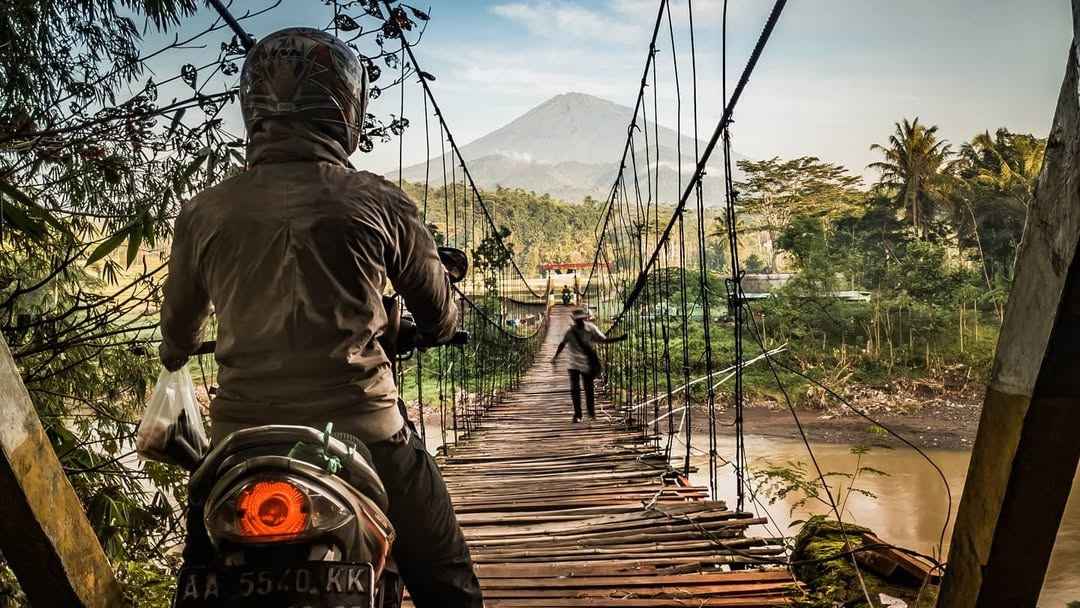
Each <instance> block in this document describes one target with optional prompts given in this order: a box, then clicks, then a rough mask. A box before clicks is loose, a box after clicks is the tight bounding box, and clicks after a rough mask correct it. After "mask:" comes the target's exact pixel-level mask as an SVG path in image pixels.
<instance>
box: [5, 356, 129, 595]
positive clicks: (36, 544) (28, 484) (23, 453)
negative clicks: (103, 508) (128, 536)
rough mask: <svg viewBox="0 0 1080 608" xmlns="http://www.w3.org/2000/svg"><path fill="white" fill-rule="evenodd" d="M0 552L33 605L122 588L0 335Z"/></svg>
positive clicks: (117, 591) (109, 593)
mask: <svg viewBox="0 0 1080 608" xmlns="http://www.w3.org/2000/svg"><path fill="white" fill-rule="evenodd" d="M0 513H2V516H0V551H2V552H3V554H4V558H5V559H6V560H7V561H8V563H9V564H10V565H11V569H12V570H14V571H15V576H16V577H17V578H18V579H19V584H20V585H21V586H22V589H23V592H24V593H26V596H27V598H28V599H29V600H30V602H31V603H32V604H33V605H34V606H86V607H88V608H99V607H100V608H111V607H115V606H120V605H122V600H121V589H120V585H119V583H117V581H116V579H115V578H114V576H113V572H112V568H111V567H110V566H109V561H108V559H106V557H105V552H104V551H102V549H101V544H100V543H98V539H97V537H96V536H94V530H93V529H92V528H91V526H90V522H89V520H87V518H86V515H85V513H83V507H82V504H81V503H80V502H79V498H78V496H76V495H75V490H74V488H72V487H71V483H70V482H69V481H68V479H67V476H66V475H65V474H64V469H63V468H62V467H61V466H60V461H59V460H58V459H57V457H56V454H55V453H54V452H53V449H52V445H51V444H50V443H49V439H48V437H46V435H45V430H44V429H43V428H42V426H41V422H40V421H39V420H38V417H37V412H36V411H35V410H34V405H33V403H31V401H30V395H29V394H27V392H26V387H25V386H23V383H22V377H21V376H20V375H19V370H18V368H17V367H16V365H15V361H14V359H13V358H12V356H11V351H9V350H8V346H7V342H5V341H4V339H3V337H2V336H0Z"/></svg>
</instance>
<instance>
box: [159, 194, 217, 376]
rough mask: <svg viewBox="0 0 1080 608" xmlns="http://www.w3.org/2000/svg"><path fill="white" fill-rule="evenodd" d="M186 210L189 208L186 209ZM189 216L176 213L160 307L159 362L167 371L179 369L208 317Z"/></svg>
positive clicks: (194, 346) (205, 294) (196, 341)
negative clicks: (177, 215)
mask: <svg viewBox="0 0 1080 608" xmlns="http://www.w3.org/2000/svg"><path fill="white" fill-rule="evenodd" d="M187 208H188V209H190V205H188V207H187ZM190 223H191V216H190V214H185V213H184V212H181V213H180V217H178V218H177V219H176V227H175V230H174V233H173V242H172V254H171V255H170V256H169V275H168V277H167V278H166V279H165V298H164V302H163V303H162V305H161V345H160V346H159V347H158V354H159V355H160V356H161V362H162V364H164V365H165V367H166V368H168V369H169V370H171V371H176V370H178V369H180V368H181V367H182V366H183V365H184V363H185V362H186V361H187V359H188V357H190V356H191V354H192V353H193V352H195V350H196V349H197V348H198V347H199V344H200V343H201V338H200V335H201V334H202V325H203V322H204V321H205V320H206V317H207V316H208V315H209V314H210V298H209V296H208V295H207V293H206V289H205V287H204V286H203V281H202V277H201V276H200V275H199V272H198V262H197V261H196V259H195V243H194V242H193V239H194V236H193V235H192V234H191V230H190Z"/></svg>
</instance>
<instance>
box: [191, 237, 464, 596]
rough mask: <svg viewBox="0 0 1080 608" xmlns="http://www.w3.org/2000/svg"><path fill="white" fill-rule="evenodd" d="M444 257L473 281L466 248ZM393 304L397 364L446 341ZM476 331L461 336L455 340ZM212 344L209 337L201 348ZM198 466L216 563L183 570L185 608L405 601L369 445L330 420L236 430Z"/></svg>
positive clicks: (390, 339)
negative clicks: (318, 425) (430, 338)
mask: <svg viewBox="0 0 1080 608" xmlns="http://www.w3.org/2000/svg"><path fill="white" fill-rule="evenodd" d="M439 257H440V259H441V260H442V262H443V265H444V266H445V267H446V270H447V274H448V275H449V277H450V280H451V282H454V283H456V282H458V281H461V280H462V279H464V278H465V273H466V270H467V269H468V260H467V259H466V257H465V254H464V253H463V252H461V251H460V250H457V249H452V248H449V247H442V248H439ZM383 305H384V307H385V308H386V312H387V318H388V329H387V331H386V332H384V334H383V335H382V336H381V337H380V338H379V340H380V343H381V344H382V347H383V349H384V351H385V352H386V353H387V355H388V357H389V358H390V360H391V363H392V365H394V366H395V367H396V366H397V365H398V364H399V363H400V362H401V361H404V360H406V359H408V358H409V357H411V356H412V354H413V353H415V352H417V351H418V350H421V349H424V348H429V347H433V346H439V345H441V344H430V343H425V342H424V340H423V339H422V338H421V337H420V336H419V334H418V333H417V331H416V325H415V323H413V321H412V318H411V315H410V314H409V313H408V312H403V311H402V309H401V306H400V305H399V303H398V299H396V298H392V297H384V298H383ZM468 338H469V336H468V334H467V333H466V332H463V331H458V332H457V333H456V334H455V335H454V336H453V338H451V339H450V340H448V341H447V342H444V343H443V344H464V343H466V342H467V341H468ZM212 350H213V343H206V344H204V345H203V347H202V348H200V349H199V352H200V353H206V352H212ZM395 377H396V374H395ZM398 406H399V408H400V409H401V410H402V414H403V417H404V409H405V406H404V402H402V401H401V400H400V399H399V400H398ZM406 420H407V418H406ZM407 426H409V427H410V429H411V423H408V424H407ZM412 432H415V431H412ZM186 468H188V470H189V471H192V476H191V481H190V486H189V501H190V503H191V505H194V506H195V507H201V508H202V510H203V511H202V512H203V522H204V523H205V525H206V530H207V532H208V535H209V538H210V540H211V543H212V545H213V550H214V558H213V560H212V561H211V562H210V565H208V566H185V567H184V568H183V569H181V571H180V573H179V575H178V577H177V587H176V593H175V596H174V599H173V604H172V605H173V608H225V607H228V608H248V607H251V608H254V607H256V606H258V607H260V608H276V607H281V608H377V607H378V608H397V607H399V606H400V605H401V601H402V596H403V592H404V587H403V585H402V582H401V579H400V577H399V576H398V573H397V569H396V567H395V564H394V561H393V558H392V557H391V549H392V548H393V543H394V529H393V526H392V525H391V524H390V521H389V519H388V518H387V516H386V513H387V507H388V504H387V496H386V491H385V489H384V487H383V484H382V481H381V480H380V479H379V475H378V473H377V472H376V471H375V468H374V466H373V465H372V459H371V453H370V452H369V451H368V449H367V447H366V446H365V445H364V444H363V443H362V442H361V441H360V440H358V439H356V438H355V437H352V436H350V435H346V434H342V433H334V432H333V430H332V428H331V426H330V425H327V427H326V429H325V430H322V431H320V430H317V429H314V428H310V427H304V426H292V425H266V426H261V427H256V428H250V429H244V430H240V431H237V432H235V433H232V434H230V435H229V436H228V437H226V438H225V439H224V440H222V441H221V443H220V444H218V445H217V446H215V447H214V448H213V449H212V450H211V451H210V452H209V453H208V454H206V455H205V457H203V458H202V459H201V460H192V461H190V462H188V463H187V465H186Z"/></svg>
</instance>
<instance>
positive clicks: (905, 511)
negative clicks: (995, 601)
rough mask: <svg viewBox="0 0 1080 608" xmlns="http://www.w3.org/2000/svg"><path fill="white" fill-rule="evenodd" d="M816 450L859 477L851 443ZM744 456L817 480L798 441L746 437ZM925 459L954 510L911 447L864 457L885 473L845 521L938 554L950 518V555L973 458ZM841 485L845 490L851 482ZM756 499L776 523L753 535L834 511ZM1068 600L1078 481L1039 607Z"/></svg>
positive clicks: (1077, 569)
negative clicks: (792, 466) (798, 468)
mask: <svg viewBox="0 0 1080 608" xmlns="http://www.w3.org/2000/svg"><path fill="white" fill-rule="evenodd" d="M717 441H718V445H717V453H718V454H720V455H721V456H723V457H726V458H732V457H733V455H734V452H735V439H734V437H727V436H725V437H719V438H718V440H717ZM691 443H692V444H693V445H694V448H701V449H703V450H707V449H708V437H707V436H706V435H704V434H699V435H695V436H694V437H693V438H692V439H691ZM811 445H812V447H813V449H814V455H815V457H816V458H817V461H818V464H819V465H820V466H821V468H822V470H823V471H824V472H826V473H828V472H831V471H836V472H844V473H852V472H854V470H855V467H856V462H857V457H856V456H855V455H853V454H852V453H851V446H849V445H843V444H821V443H818V444H811ZM674 450H675V451H676V452H677V453H678V454H679V457H678V458H674V459H673V460H675V462H676V464H677V466H681V462H682V460H681V458H682V456H681V453H682V450H685V447H684V446H683V445H682V444H680V443H679V442H676V443H675V445H674ZM746 452H747V457H748V458H749V461H750V468H751V471H753V470H754V469H760V468H762V467H764V466H766V465H767V464H768V463H771V464H774V465H781V464H785V463H787V462H800V463H803V464H804V466H805V467H806V471H807V474H808V475H810V476H813V475H815V474H814V472H813V467H812V465H811V464H810V459H809V457H808V456H807V452H806V447H805V446H804V445H803V444H802V442H800V441H795V440H790V439H779V438H772V437H762V436H757V435H748V436H747V438H746ZM927 454H928V455H929V456H930V457H931V458H933V459H934V461H935V462H937V464H938V466H939V467H941V469H942V471H944V473H945V476H946V478H947V479H948V482H949V485H950V487H951V491H952V508H951V511H950V509H949V502H948V495H947V493H946V491H945V486H944V484H943V483H942V481H941V477H940V476H939V475H938V474H937V472H936V471H934V469H932V468H931V467H930V465H929V464H927V462H926V460H924V459H923V458H922V457H921V456H920V455H919V454H918V453H917V452H915V451H914V450H911V449H908V448H903V449H885V448H874V449H872V450H871V451H870V452H869V453H868V454H864V455H863V457H862V464H863V466H869V467H873V468H875V469H879V470H881V471H883V472H885V473H887V474H888V475H887V476H874V475H867V476H864V477H861V478H860V479H859V480H858V482H857V483H856V487H860V488H863V489H865V490H868V491H870V492H872V493H874V494H875V495H877V498H876V499H872V498H868V497H864V496H861V495H857V494H852V495H851V497H850V499H849V501H848V503H847V508H846V511H845V515H844V517H845V520H846V521H853V522H855V523H857V524H859V525H862V526H865V527H867V528H870V529H872V530H874V531H875V532H876V533H877V535H878V536H880V537H881V538H883V539H884V540H885V541H887V542H891V543H895V544H897V545H900V546H903V547H908V548H910V549H914V550H916V551H919V552H922V553H926V554H930V555H933V554H935V553H936V548H937V546H938V539H939V538H940V536H941V529H942V526H943V525H944V523H945V515H946V513H949V514H950V515H949V527H948V529H947V530H946V535H945V550H946V551H947V550H948V543H949V539H950V538H951V536H952V521H953V520H954V519H955V517H956V509H957V507H958V506H959V503H960V496H961V494H962V493H963V491H964V477H965V476H966V474H967V468H968V460H969V459H970V456H971V455H970V453H969V452H966V451H947V450H928V451H927ZM690 462H691V464H692V465H695V466H697V467H698V472H697V473H693V474H691V480H692V481H694V482H695V483H700V484H702V485H708V481H709V479H708V457H707V456H706V454H705V453H703V452H698V451H697V450H696V449H695V450H693V451H692V452H691V457H690ZM811 478H812V477H811ZM844 485H845V486H846V485H847V484H846V482H845V484H844ZM717 490H718V494H719V496H718V498H720V499H721V500H726V501H728V504H729V505H732V506H734V505H735V477H734V472H733V470H732V469H731V467H730V466H723V465H721V467H720V470H719V476H718V488H717ZM758 499H759V501H760V502H762V503H763V505H762V506H761V507H758V506H756V505H754V504H753V503H752V501H751V500H750V498H749V497H748V498H747V507H746V508H747V510H750V511H756V512H757V513H758V514H759V515H761V516H768V517H769V518H770V520H771V521H772V522H773V523H774V524H775V525H770V526H768V527H765V526H760V527H759V528H758V530H757V531H756V533H757V534H759V535H763V536H764V535H770V536H773V535H776V534H777V530H778V529H779V530H783V531H784V533H785V534H789V535H793V534H796V533H797V532H798V526H795V527H793V528H789V527H788V524H789V523H790V522H791V521H793V520H800V519H805V518H806V517H807V516H808V514H810V513H815V514H826V513H827V512H828V510H829V509H828V507H826V506H824V505H818V506H814V507H812V508H810V509H809V510H805V509H804V510H797V511H796V512H795V513H794V514H792V513H791V512H790V507H791V504H792V503H794V502H795V500H796V499H795V498H788V499H787V500H786V501H785V502H778V503H776V504H774V505H769V504H768V501H767V499H766V498H764V497H761V496H759V497H758ZM766 510H767V511H768V515H766V513H765V511H766ZM1071 601H1080V476H1077V478H1076V479H1075V480H1074V481H1073V488H1072V498H1071V499H1070V501H1069V504H1068V506H1067V507H1066V509H1065V517H1064V519H1063V521H1062V524H1061V529H1060V530H1059V531H1058V537H1057V543H1056V544H1055V546H1054V552H1053V555H1052V557H1051V559H1050V568H1049V570H1047V573H1046V581H1045V583H1044V584H1043V590H1042V595H1041V597H1040V600H1039V606H1040V608H1063V607H1064V606H1065V605H1066V604H1068V603H1069V602H1071Z"/></svg>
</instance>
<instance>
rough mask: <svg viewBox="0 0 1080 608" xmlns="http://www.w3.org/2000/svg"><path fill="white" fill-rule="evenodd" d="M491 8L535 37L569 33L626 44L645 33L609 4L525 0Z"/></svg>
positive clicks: (642, 26)
mask: <svg viewBox="0 0 1080 608" xmlns="http://www.w3.org/2000/svg"><path fill="white" fill-rule="evenodd" d="M491 11H492V12H493V13H494V14H495V15H497V16H499V17H503V18H505V19H509V20H511V21H514V22H517V23H520V24H521V25H523V26H525V28H527V29H528V30H529V32H530V33H532V34H535V35H538V36H546V37H559V38H565V37H566V36H571V37H574V38H579V39H584V40H588V41H595V42H603V43H610V42H620V43H624V44H629V43H633V42H637V41H640V40H641V38H642V36H645V35H647V34H645V33H644V27H645V26H644V25H643V24H642V23H636V22H635V20H628V19H625V15H622V14H619V15H618V16H616V12H617V11H615V10H613V9H611V8H610V7H609V8H607V9H604V10H594V9H589V8H585V7H584V6H581V5H579V4H576V3H572V2H565V1H563V0H554V1H552V0H539V1H536V0H529V1H526V2H510V3H506V4H497V5H495V6H494V7H492V9H491Z"/></svg>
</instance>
